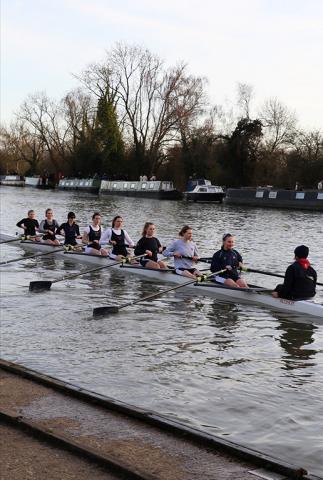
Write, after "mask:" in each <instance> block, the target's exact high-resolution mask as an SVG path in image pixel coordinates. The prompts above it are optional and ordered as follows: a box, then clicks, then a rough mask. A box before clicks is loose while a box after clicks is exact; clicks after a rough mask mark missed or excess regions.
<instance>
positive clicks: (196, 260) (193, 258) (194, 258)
mask: <svg viewBox="0 0 323 480" xmlns="http://www.w3.org/2000/svg"><path fill="white" fill-rule="evenodd" d="M198 259H199V257H198V256H197V255H193V257H192V260H193V262H195V263H196V262H198Z"/></svg>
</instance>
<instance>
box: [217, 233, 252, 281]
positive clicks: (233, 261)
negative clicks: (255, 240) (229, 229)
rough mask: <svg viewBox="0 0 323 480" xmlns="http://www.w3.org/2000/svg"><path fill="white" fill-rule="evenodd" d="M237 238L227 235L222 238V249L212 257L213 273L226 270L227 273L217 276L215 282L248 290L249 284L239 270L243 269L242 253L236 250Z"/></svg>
mask: <svg viewBox="0 0 323 480" xmlns="http://www.w3.org/2000/svg"><path fill="white" fill-rule="evenodd" d="M234 245H235V237H234V236H233V235H231V233H227V234H225V235H224V236H223V238H222V246H221V249H220V250H218V251H217V252H215V254H214V255H213V257H212V263H211V268H210V270H211V272H216V271H219V270H223V269H226V272H223V273H221V274H220V275H217V276H216V277H215V278H214V281H215V282H218V283H223V284H224V285H227V286H228V287H234V288H236V287H239V288H248V285H247V282H246V281H245V280H244V279H243V278H241V273H240V272H239V270H238V269H241V268H242V267H243V263H242V257H241V255H240V253H239V252H238V251H237V250H235V249H234Z"/></svg>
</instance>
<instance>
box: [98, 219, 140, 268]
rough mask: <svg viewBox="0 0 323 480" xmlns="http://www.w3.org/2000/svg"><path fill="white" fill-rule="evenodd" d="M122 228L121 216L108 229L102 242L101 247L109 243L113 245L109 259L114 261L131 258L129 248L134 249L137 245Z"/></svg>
mask: <svg viewBox="0 0 323 480" xmlns="http://www.w3.org/2000/svg"><path fill="white" fill-rule="evenodd" d="M122 227H123V218H122V217H121V216H120V215H116V216H115V217H114V219H113V220H112V224H111V227H110V228H107V229H106V231H105V232H104V234H103V235H102V237H101V240H100V244H101V245H106V244H109V243H110V244H111V245H113V248H112V251H110V253H109V257H110V258H113V259H114V260H122V259H123V258H126V257H128V256H130V255H129V253H128V251H127V247H134V245H135V244H134V242H133V240H132V239H131V238H130V236H129V234H128V232H127V231H126V230H124V229H123V228H122Z"/></svg>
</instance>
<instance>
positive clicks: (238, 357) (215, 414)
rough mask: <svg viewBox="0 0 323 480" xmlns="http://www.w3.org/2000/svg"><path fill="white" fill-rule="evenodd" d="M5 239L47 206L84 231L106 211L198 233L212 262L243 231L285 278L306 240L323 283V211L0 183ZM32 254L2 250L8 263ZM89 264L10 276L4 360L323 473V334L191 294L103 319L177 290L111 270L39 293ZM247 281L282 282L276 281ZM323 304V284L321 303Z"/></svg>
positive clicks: (40, 267) (45, 263)
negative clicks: (44, 284)
mask: <svg viewBox="0 0 323 480" xmlns="http://www.w3.org/2000/svg"><path fill="white" fill-rule="evenodd" d="M0 189H1V190H0V194H1V222H0V229H1V232H5V233H11V234H14V233H15V232H16V231H17V228H16V226H15V224H16V222H17V221H18V220H20V219H21V218H23V217H24V216H25V215H26V213H27V210H28V209H30V208H33V209H35V210H36V212H37V217H38V219H42V218H43V217H44V211H45V209H46V208H47V207H51V208H53V209H54V216H55V218H56V219H57V220H58V221H59V222H61V221H65V218H66V214H67V212H68V211H70V210H72V211H74V212H75V213H76V214H77V218H78V222H79V224H80V225H81V226H85V225H87V224H88V222H89V219H90V218H91V215H92V213H93V212H94V211H97V210H98V211H100V212H101V214H102V216H103V223H104V225H105V226H107V225H109V224H110V222H111V219H112V218H113V216H114V215H116V214H120V215H122V216H123V217H124V220H125V228H126V229H127V231H128V232H129V233H130V235H131V236H132V238H133V239H134V240H137V239H139V238H140V234H141V230H142V226H143V224H144V222H145V221H154V222H155V224H156V226H157V236H158V237H159V239H160V240H161V243H162V244H163V245H167V243H168V242H169V241H171V240H172V239H174V238H176V236H177V234H178V231H179V230H180V228H181V227H182V226H183V225H185V224H189V225H191V226H192V228H193V236H194V240H195V242H196V243H197V244H198V247H199V251H200V254H202V255H203V256H204V255H210V254H212V253H213V252H214V251H215V249H218V248H219V246H220V241H221V237H222V235H223V234H224V233H227V232H230V233H232V234H234V235H236V237H237V244H236V248H237V249H238V250H239V251H240V252H241V253H242V255H243V258H244V260H245V262H246V263H248V264H249V265H250V266H251V267H253V268H258V269H262V270H272V271H276V272H283V271H284V270H285V268H286V266H287V265H288V263H290V262H291V261H292V259H293V250H294V248H295V246H297V245H298V244H303V243H305V244H307V245H308V246H309V247H310V260H311V262H312V263H313V265H314V267H315V268H316V270H317V271H318V277H319V279H320V281H321V282H322V281H323V214H322V213H313V212H305V211H304V212H303V211H293V210H278V209H258V208H247V207H240V208H237V207H229V206H226V205H211V204H210V205H207V204H202V205H199V204H189V205H187V204H186V203H184V202H180V201H179V202H170V201H157V200H151V199H149V200H148V199H134V198H123V197H104V198H101V199H99V198H97V197H96V196H95V195H86V194H81V193H76V192H58V191H41V190H36V189H28V188H15V187H0ZM21 255H22V251H21V249H20V248H19V247H18V246H17V245H16V246H15V245H13V244H11V245H2V246H1V258H2V260H7V259H10V258H15V257H19V256H21ZM80 268H83V269H84V268H88V266H86V265H84V266H80V267H78V266H77V265H76V264H72V263H71V262H69V261H66V260H58V259H55V258H54V256H48V257H44V258H42V259H38V260H35V259H34V260H32V259H30V260H27V261H24V262H20V263H13V264H11V265H8V266H5V267H2V268H1V356H2V357H3V358H5V359H7V360H11V361H14V362H19V363H21V364H23V365H26V366H27V367H30V368H33V369H36V370H39V371H42V372H44V373H46V374H49V375H52V376H55V377H59V378H61V379H63V380H65V381H69V382H72V383H75V384H78V385H81V386H83V387H86V388H88V389H91V390H95V391H96V392H100V393H103V394H105V395H108V396H111V397H115V398H117V399H119V400H122V401H125V402H128V403H131V404H134V405H138V406H142V407H145V408H150V409H153V410H156V411H158V412H159V413H162V414H165V415H168V416H171V417H173V418H176V419H179V420H180V421H182V422H185V423H188V424H190V425H193V426H196V427H198V428H201V429H203V430H206V431H208V432H210V433H213V434H215V435H220V436H225V437H226V438H227V439H230V440H232V441H235V442H238V443H241V444H243V445H247V446H250V447H252V448H255V449H257V450H260V451H262V452H265V453H268V454H270V455H273V456H275V457H278V458H280V459H282V460H284V461H287V462H291V463H293V464H296V465H298V466H302V467H304V468H307V469H308V470H309V471H310V472H311V473H313V474H317V475H322V476H323V466H322V459H323V381H322V377H323V325H322V323H323V322H321V324H320V322H316V321H315V319H314V320H313V319H312V320H311V319H309V318H300V317H296V316H292V315H290V314H283V313H281V314H277V313H273V312H271V311H270V310H269V309H266V308H261V307H258V306H249V305H239V304H230V303H226V302H223V301H221V302H219V301H216V300H213V299H210V298H207V297H203V296H199V297H193V296H192V294H191V293H190V292H189V291H181V290H180V291H178V292H176V293H175V292H174V293H170V294H168V295H166V296H162V297H160V298H158V299H155V300H154V301H150V302H149V303H148V302H146V303H143V304H140V305H137V306H133V307H131V308H129V309H125V310H123V311H122V313H121V312H120V314H118V315H115V316H113V317H106V318H100V319H93V318H92V308H93V307H94V306H99V305H104V304H107V303H109V302H110V303H113V304H116V303H124V302H126V301H129V300H132V299H136V298H138V297H140V296H143V295H148V294H150V293H153V292H157V291H158V290H161V289H163V288H165V287H166V285H165V284H164V285H159V284H158V283H151V282H149V281H148V280H147V279H146V280H144V279H141V278H136V276H135V275H133V276H129V277H125V276H123V275H121V274H119V273H116V272H115V271H113V272H112V271H111V269H110V271H109V269H108V270H106V271H105V270H103V271H100V272H97V273H93V274H89V275H85V276H83V277H79V278H78V279H75V280H71V281H69V282H62V283H58V284H57V285H55V287H54V286H53V287H52V289H51V291H49V292H47V293H38V294H34V293H30V292H29V291H28V288H27V286H28V284H29V282H30V281H32V280H37V279H52V280H53V279H56V278H60V277H61V276H62V274H63V273H65V272H69V273H74V272H78V271H79V270H80ZM247 278H248V279H250V280H252V281H257V283H259V282H261V284H262V285H264V286H267V287H271V286H274V285H275V284H276V283H277V282H276V279H275V278H272V277H260V276H259V275H258V276H255V275H254V276H252V275H250V274H248V277H247ZM318 298H319V299H320V300H321V302H322V303H323V289H322V288H321V291H320V292H319V294H318Z"/></svg>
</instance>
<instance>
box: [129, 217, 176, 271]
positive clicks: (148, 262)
mask: <svg viewBox="0 0 323 480" xmlns="http://www.w3.org/2000/svg"><path fill="white" fill-rule="evenodd" d="M155 233H156V227H155V225H154V224H153V223H151V222H146V223H145V225H144V228H143V231H142V237H141V239H140V240H139V241H138V243H137V245H136V248H135V252H134V253H135V255H136V256H137V255H143V254H146V255H147V256H146V257H143V258H141V259H140V264H141V265H142V266H143V267H147V268H155V269H160V268H168V267H167V264H166V263H165V262H163V261H162V260H158V253H162V251H163V247H162V245H161V243H160V241H159V240H158V238H156V237H155Z"/></svg>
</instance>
